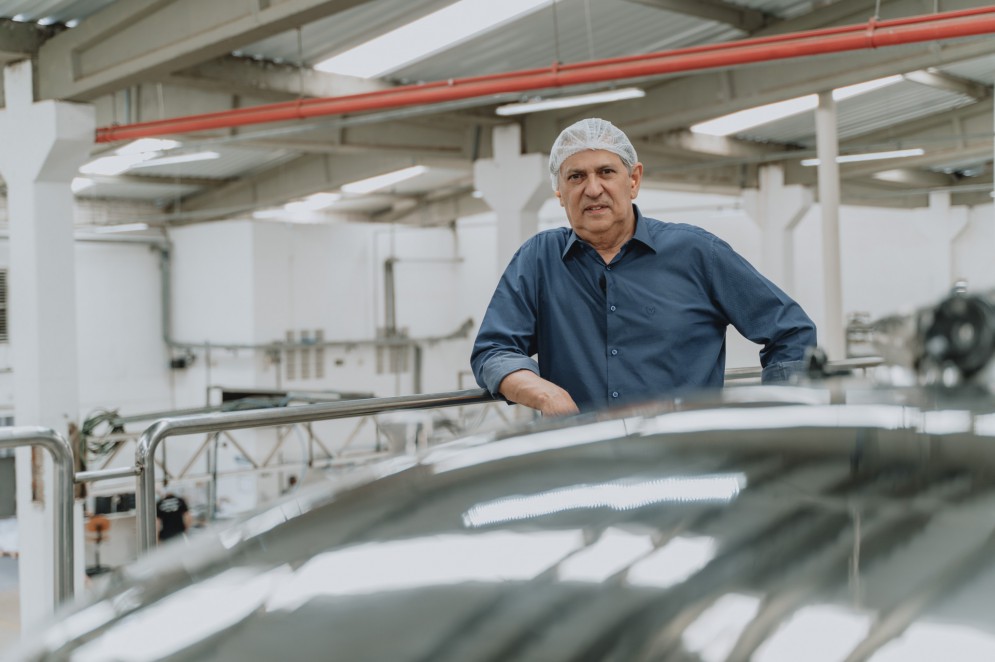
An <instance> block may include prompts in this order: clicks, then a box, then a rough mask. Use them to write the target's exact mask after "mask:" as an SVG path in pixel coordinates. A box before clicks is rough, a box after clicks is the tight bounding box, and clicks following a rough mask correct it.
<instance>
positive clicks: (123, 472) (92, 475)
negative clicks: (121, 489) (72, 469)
mask: <svg viewBox="0 0 995 662" xmlns="http://www.w3.org/2000/svg"><path fill="white" fill-rule="evenodd" d="M137 475H138V469H136V468H135V467H120V468H117V469H99V470H95V471H80V472H77V474H76V477H75V481H76V482H77V483H90V482H93V481H97V480H107V479H110V478H131V477H132V476H137Z"/></svg>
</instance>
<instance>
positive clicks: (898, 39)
mask: <svg viewBox="0 0 995 662" xmlns="http://www.w3.org/2000/svg"><path fill="white" fill-rule="evenodd" d="M990 33H995V7H980V8H974V9H967V10H961V11H953V12H945V13H938V14H929V15H925V16H913V17H909V18H903V19H896V20H888V21H878V20H876V19H874V18H872V19H871V20H870V21H868V22H867V23H860V24H856V25H848V26H842V27H836V28H826V29H820V30H810V31H806V32H795V33H790V34H784V35H775V36H771V37H761V38H757V39H743V40H740V41H734V42H729V43H722V44H709V45H705V46H697V47H691V48H682V49H677V50H672V51H662V52H658V53H648V54H643V55H634V56H626V57H619V58H612V59H605V60H593V61H589V62H578V63H573V64H565V65H561V64H558V63H557V64H554V65H553V66H551V67H546V68H541V69H531V70H525V71H513V72H506V73H500V74H492V75H488V76H476V77H471V78H460V79H450V80H445V81H435V82H432V83H423V84H419V85H403V86H398V87H393V88H390V89H386V90H380V91H376V92H368V93H364V94H353V95H345V96H340V97H324V98H317V99H299V100H297V101H288V102H283V103H276V104H265V105H261V106H252V107H249V108H238V109H235V110H227V111H221V112H216V113H207V114H202V115H189V116H186V117H176V118H170V119H163V120H154V121H150V122H140V123H136V124H126V125H117V126H106V127H100V128H98V129H97V132H96V142H98V143H107V142H115V141H118V140H134V139H136V138H144V137H151V136H166V135H174V134H182V133H191V132H195V131H205V130H209V129H224V128H232V127H237V126H246V125H250V124H264V123H269V122H283V121H289V120H302V119H307V118H312V117H324V116H328V115H344V114H349V113H360V112H366V111H373V110H384V109H390V108H403V107H408V106H421V105H429V104H436V103H445V102H451V101H457V100H461V99H472V98H482V97H491V96H494V95H501V94H509V93H519V92H525V91H535V90H541V89H555V88H563V87H570V86H575V85H585V84H591V83H604V82H611V81H620V80H629V79H638V78H646V77H653V76H662V75H666V74H674V73H681V72H688V71H700V70H705V69H716V68H721V67H731V66H736V65H741V64H749V63H756V62H769V61H773V60H782V59H788V58H795V57H804V56H811V55H823V54H827V53H843V52H848V51H855V50H865V49H874V48H882V47H886V46H897V45H900V44H912V43H921V42H926V41H937V40H943V39H954V38H958V37H968V36H977V35H982V34H990Z"/></svg>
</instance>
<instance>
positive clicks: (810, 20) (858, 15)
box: [753, 0, 978, 37]
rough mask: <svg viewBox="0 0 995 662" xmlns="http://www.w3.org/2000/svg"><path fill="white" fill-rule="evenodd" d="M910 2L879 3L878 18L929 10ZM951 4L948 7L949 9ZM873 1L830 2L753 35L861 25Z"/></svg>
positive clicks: (960, 3) (959, 0) (956, 5)
mask: <svg viewBox="0 0 995 662" xmlns="http://www.w3.org/2000/svg"><path fill="white" fill-rule="evenodd" d="M909 1H910V0H881V2H880V6H881V9H882V12H881V18H882V19H886V18H897V17H900V16H913V15H916V14H922V13H924V12H926V11H929V10H931V9H932V8H930V9H929V10H928V9H926V8H925V7H924V6H923V5H922V3H921V2H920V3H917V4H916V6H915V8H914V9H913V10H911V11H910V9H909V8H908V7H907V6H905V5H908V3H909ZM977 4H978V3H977V2H970V0H952V2H944V4H943V10H944V11H953V10H956V9H963V8H964V6H965V5H966V6H969V7H974V6H977ZM948 5H950V6H948ZM874 7H875V3H874V2H869V1H868V0H836V2H829V3H828V4H825V5H823V6H822V7H817V8H814V9H812V11H809V12H806V13H804V14H802V15H801V16H796V17H795V18H789V19H786V20H784V21H781V22H779V23H773V24H771V25H768V26H766V27H764V28H762V29H760V30H758V31H757V33H756V34H754V35H753V36H755V37H765V36H769V35H776V34H784V33H786V32H798V31H801V30H814V29H817V28H823V27H827V26H831V25H850V24H853V23H863V22H865V21H867V19H869V18H871V17H872V16H873V15H874Z"/></svg>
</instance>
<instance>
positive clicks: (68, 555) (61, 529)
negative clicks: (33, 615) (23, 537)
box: [0, 427, 76, 605]
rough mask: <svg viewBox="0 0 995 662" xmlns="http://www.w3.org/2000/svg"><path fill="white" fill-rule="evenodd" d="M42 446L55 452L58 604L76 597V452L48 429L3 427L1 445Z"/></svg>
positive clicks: (53, 455)
mask: <svg viewBox="0 0 995 662" xmlns="http://www.w3.org/2000/svg"><path fill="white" fill-rule="evenodd" d="M18 446H41V447H42V448H44V449H45V450H47V451H48V452H49V453H51V455H52V464H53V465H54V467H55V485H54V487H53V490H52V491H53V495H54V496H53V501H54V504H53V511H54V513H53V515H54V519H55V526H54V531H53V537H52V542H53V546H54V547H55V553H54V557H55V567H54V571H53V572H54V574H53V575H52V577H53V579H52V581H53V584H54V586H55V604H56V605H59V604H61V603H62V602H65V601H66V600H68V599H69V598H71V597H73V592H74V588H75V587H74V583H73V579H74V577H73V571H74V567H75V562H76V559H75V545H74V544H73V543H74V541H73V485H74V480H73V471H74V467H73V451H72V447H71V446H70V445H69V442H68V441H66V440H65V438H63V437H62V436H61V435H59V434H58V433H56V432H55V431H53V430H50V429H49V428H42V427H14V428H0V448H17V447H18Z"/></svg>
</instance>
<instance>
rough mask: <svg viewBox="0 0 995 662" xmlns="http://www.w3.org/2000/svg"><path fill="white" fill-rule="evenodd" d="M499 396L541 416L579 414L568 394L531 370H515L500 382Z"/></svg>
mask: <svg viewBox="0 0 995 662" xmlns="http://www.w3.org/2000/svg"><path fill="white" fill-rule="evenodd" d="M498 390H499V391H500V392H501V395H503V396H504V397H506V398H508V400H510V401H512V402H516V403H518V404H520V405H525V406H526V407H531V408H532V409H538V410H539V411H540V412H542V415H543V416H567V415H569V414H576V413H578V412H580V410H579V409H578V408H577V404H576V403H575V402H574V400H573V398H571V397H570V394H569V393H567V392H566V391H564V390H563V389H562V388H560V387H559V386H557V385H556V384H554V383H553V382H550V381H547V380H545V379H543V378H542V377H540V376H539V375H537V374H535V373H534V372H532V371H531V370H516V371H515V372H513V373H511V374H509V375H508V376H507V377H505V378H504V379H502V380H501V385H500V386H499V387H498Z"/></svg>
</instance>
